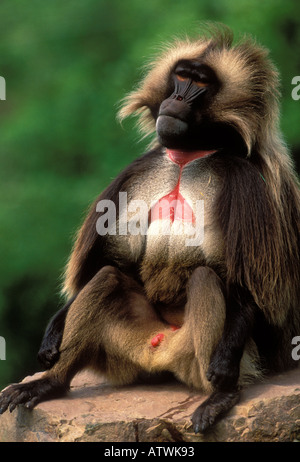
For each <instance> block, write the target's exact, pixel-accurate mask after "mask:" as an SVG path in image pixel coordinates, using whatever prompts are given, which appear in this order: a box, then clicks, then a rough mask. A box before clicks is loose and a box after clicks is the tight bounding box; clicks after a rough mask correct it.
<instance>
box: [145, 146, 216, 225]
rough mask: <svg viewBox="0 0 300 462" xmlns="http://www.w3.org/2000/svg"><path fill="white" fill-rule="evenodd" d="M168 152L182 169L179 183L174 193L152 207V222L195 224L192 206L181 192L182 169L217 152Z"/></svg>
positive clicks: (170, 157)
mask: <svg viewBox="0 0 300 462" xmlns="http://www.w3.org/2000/svg"><path fill="white" fill-rule="evenodd" d="M166 152H167V155H168V157H169V159H170V160H171V161H172V162H174V163H175V164H177V165H179V167H180V172H179V178H178V183H177V185H176V186H175V188H174V189H173V191H171V192H170V193H169V194H167V195H166V196H164V197H162V198H161V199H159V201H158V202H156V204H155V205H154V206H153V207H152V209H151V214H150V215H151V221H152V222H153V221H155V220H163V219H168V218H169V219H170V220H171V222H172V223H174V220H180V221H188V222H192V223H195V216H194V213H193V210H192V208H191V206H190V205H189V204H188V202H187V201H186V200H185V199H184V197H183V196H182V195H181V194H180V192H179V188H180V180H181V173H182V169H183V167H184V166H185V165H186V164H188V163H189V162H192V161H193V160H195V159H199V158H202V157H207V156H209V155H211V154H214V153H215V152H216V151H176V150H171V149H167V150H166Z"/></svg>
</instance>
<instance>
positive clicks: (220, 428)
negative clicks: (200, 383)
mask: <svg viewBox="0 0 300 462" xmlns="http://www.w3.org/2000/svg"><path fill="white" fill-rule="evenodd" d="M37 377H38V374H35V375H34V376H33V377H30V378H27V379H26V380H29V379H30V380H31V379H33V378H37ZM204 399H205V397H204V396H200V395H199V393H197V392H195V391H191V390H189V389H188V388H187V387H186V386H184V385H182V384H179V383H176V382H171V383H164V384H159V385H133V386H126V387H114V386H111V385H109V384H108V383H105V382H103V380H102V379H101V378H99V377H98V376H95V375H93V373H91V372H87V371H85V372H82V373H80V374H78V375H77V376H76V377H75V378H74V380H73V382H72V386H71V391H70V392H69V393H68V394H67V395H66V396H65V397H64V398H61V399H57V400H51V401H46V402H43V403H40V404H39V405H38V406H37V407H36V408H35V409H34V410H33V411H29V410H28V409H26V408H24V407H22V406H19V407H18V408H17V409H16V410H15V411H14V412H13V413H12V414H10V413H9V412H6V413H5V414H3V415H2V416H0V441H2V442H27V441H30V442H39V441H40V442H43V441H44V442H58V441H61V442H73V441H79V442H81V441H82V442H86V441H97V442H100V441H102V442H137V441H139V442H142V441H143V442H175V441H176V442H198V441H199V442H201V441H251V442H256V441H265V442H267V441H271V442H275V441H299V440H300V368H298V369H296V370H294V371H290V372H288V373H286V374H282V375H277V376H275V377H272V378H269V379H268V380H266V381H265V382H264V383H260V384H256V385H252V386H250V387H248V388H247V389H245V390H244V391H243V392H242V397H241V401H240V403H239V404H238V405H236V406H235V407H234V408H233V409H232V410H231V411H230V412H229V413H228V415H227V416H226V417H225V418H224V419H223V420H221V421H220V422H219V423H218V424H217V425H216V426H215V428H214V429H213V430H211V431H210V432H209V433H207V434H205V435H199V434H198V435H195V434H194V432H193V429H192V426H191V422H190V416H191V415H192V413H193V411H194V410H195V409H196V407H197V406H199V404H200V403H201V402H202V401H203V400H204Z"/></svg>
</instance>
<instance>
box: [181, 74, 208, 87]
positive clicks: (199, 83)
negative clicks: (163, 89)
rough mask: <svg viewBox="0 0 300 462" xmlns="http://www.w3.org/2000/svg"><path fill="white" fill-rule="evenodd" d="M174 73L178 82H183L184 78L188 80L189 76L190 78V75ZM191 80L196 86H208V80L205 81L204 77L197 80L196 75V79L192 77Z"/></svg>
mask: <svg viewBox="0 0 300 462" xmlns="http://www.w3.org/2000/svg"><path fill="white" fill-rule="evenodd" d="M175 75H176V78H177V80H179V81H180V82H185V81H186V80H189V79H190V78H192V77H189V76H186V75H182V74H175ZM192 80H193V83H194V84H195V85H197V87H200V88H203V87H207V86H208V82H207V81H206V78H203V80H202V79H201V80H200V79H199V80H198V77H197V80H196V79H195V80H194V79H193V78H192Z"/></svg>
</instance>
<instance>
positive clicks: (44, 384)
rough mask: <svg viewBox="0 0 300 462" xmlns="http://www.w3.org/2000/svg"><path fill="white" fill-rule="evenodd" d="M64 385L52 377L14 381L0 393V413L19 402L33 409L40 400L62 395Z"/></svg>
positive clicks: (12, 407)
mask: <svg viewBox="0 0 300 462" xmlns="http://www.w3.org/2000/svg"><path fill="white" fill-rule="evenodd" d="M65 391H66V387H65V386H63V385H62V384H60V383H58V382H57V381H56V380H54V379H52V378H49V377H48V378H42V379H38V380H32V381H31V382H26V383H14V384H12V385H10V386H9V387H7V388H5V389H4V390H3V391H2V392H1V393H0V414H3V413H4V412H5V411H6V410H7V409H8V408H9V410H10V412H12V411H13V410H14V409H15V408H16V406H18V405H19V404H24V405H25V407H26V408H27V409H33V408H34V407H35V406H36V405H37V404H38V403H40V402H41V401H46V400H48V399H52V398H57V397H58V396H62V395H63V394H64V393H65Z"/></svg>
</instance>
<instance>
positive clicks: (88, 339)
mask: <svg viewBox="0 0 300 462" xmlns="http://www.w3.org/2000/svg"><path fill="white" fill-rule="evenodd" d="M164 328H165V324H164V323H162V322H161V321H159V319H158V317H157V315H156V313H155V312H154V310H153V309H152V307H151V306H150V304H149V303H148V302H147V301H146V299H145V297H144V295H143V291H142V288H141V287H140V286H139V285H138V284H137V283H136V282H135V281H134V280H133V279H131V278H129V277H127V276H126V275H124V274H122V273H121V272H120V271H118V270H117V269H116V268H113V267H104V268H102V269H101V270H100V271H99V272H98V273H97V274H96V275H95V276H94V278H93V279H92V280H91V281H90V282H89V283H88V284H87V285H86V286H85V287H84V289H83V290H82V291H81V292H80V293H79V294H78V296H77V298H76V300H74V302H73V303H72V304H71V306H70V307H69V308H68V310H67V313H66V319H65V328H64V334H63V339H62V342H61V346H60V349H59V359H58V361H57V362H56V363H55V364H54V366H53V367H52V368H51V369H50V370H49V371H47V372H46V373H45V374H44V376H43V377H42V378H41V379H38V380H34V381H32V382H28V383H20V384H14V385H11V386H10V387H8V388H6V389H5V390H4V391H3V392H2V394H1V395H0V414H1V413H3V412H4V411H5V410H6V409H7V408H8V407H9V408H10V410H11V411H12V410H13V409H14V408H15V407H16V405H18V404H21V403H25V405H26V406H27V407H28V408H32V407H34V406H35V405H36V404H37V403H38V402H40V401H43V400H47V399H50V398H53V397H57V396H60V395H62V394H64V393H65V391H66V390H67V389H68V387H69V384H70V382H71V380H72V378H73V376H74V375H75V374H76V373H77V372H78V371H79V370H81V369H83V368H85V367H92V368H95V369H97V370H100V371H101V372H102V373H105V374H107V375H108V377H109V378H111V379H112V380H113V381H115V382H119V383H129V382H132V381H134V380H135V379H136V378H137V376H138V374H139V373H140V372H141V371H142V370H143V369H144V368H145V366H147V363H149V358H150V357H151V353H149V350H150V341H149V344H148V342H147V348H145V339H147V340H148V337H151V336H154V335H155V334H156V333H157V332H159V331H161V330H162V329H164ZM146 368H147V367H146ZM147 369H149V368H147ZM150 369H151V367H150Z"/></svg>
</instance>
